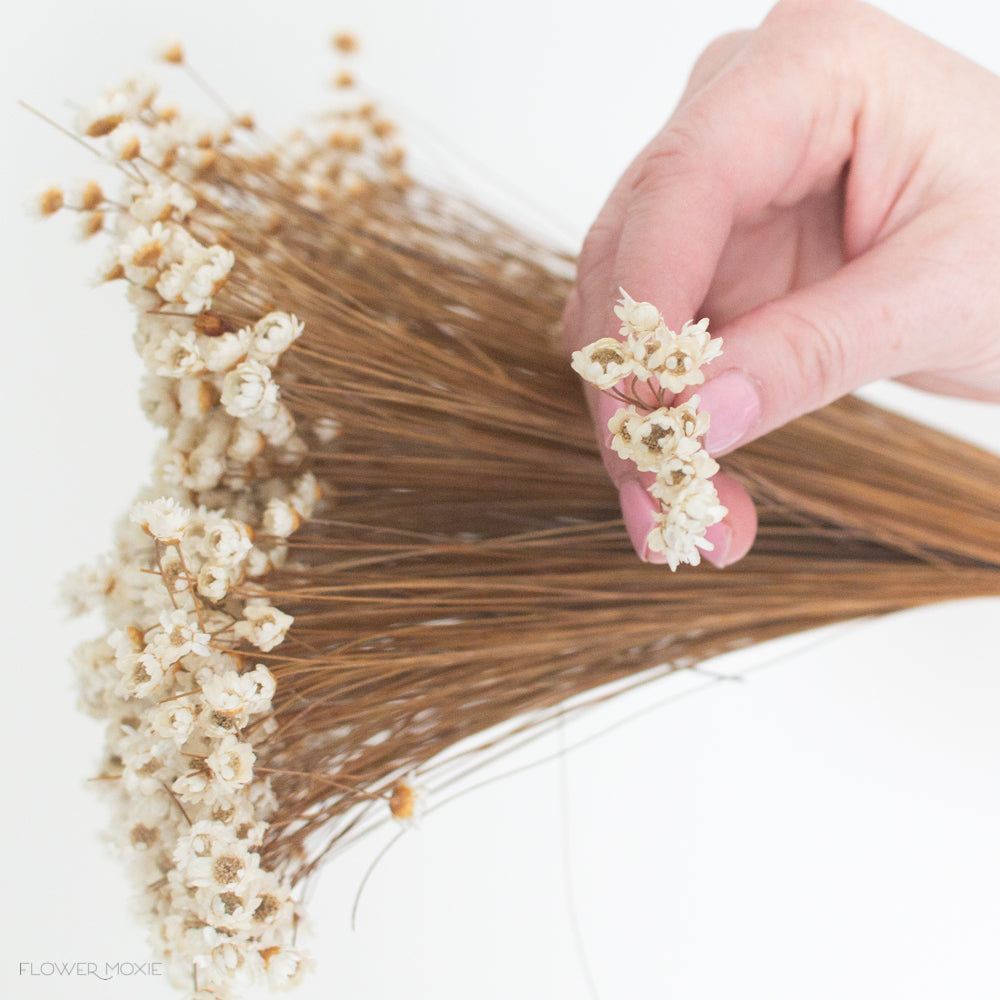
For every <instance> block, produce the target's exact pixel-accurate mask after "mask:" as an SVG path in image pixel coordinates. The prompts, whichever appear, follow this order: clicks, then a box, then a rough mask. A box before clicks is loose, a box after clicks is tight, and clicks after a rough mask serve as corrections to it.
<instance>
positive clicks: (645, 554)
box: [618, 479, 667, 563]
mask: <svg viewBox="0 0 1000 1000" xmlns="http://www.w3.org/2000/svg"><path fill="white" fill-rule="evenodd" d="M618 496H619V498H620V500H621V505H622V517H623V518H624V519H625V528H626V530H627V531H628V537H629V538H630V539H631V541H632V547H633V548H634V549H635V551H636V552H637V553H638V554H639V558H640V559H641V560H642V561H643V562H648V563H664V562H666V561H667V558H666V556H665V555H664V554H663V553H662V552H650V551H649V549H648V547H647V546H646V539H647V538H648V537H649V533H650V532H651V531H652V530H653V523H654V521H653V513H654V507H653V504H654V502H655V501H654V500H653V498H652V497H651V496H650V495H649V494H648V493H647V492H646V490H645V488H644V487H643V485H642V483H640V482H638V481H637V480H635V479H626V480H625V482H623V483H622V484H621V487H620V488H619V490H618Z"/></svg>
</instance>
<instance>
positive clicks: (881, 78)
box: [565, 0, 1000, 565]
mask: <svg viewBox="0 0 1000 1000" xmlns="http://www.w3.org/2000/svg"><path fill="white" fill-rule="evenodd" d="M998 123H1000V78H998V77H996V76H994V75H993V74H991V73H989V72H987V71H986V70H984V69H982V68H981V67H979V66H977V65H975V64H974V63H971V62H969V61H968V60H966V59H964V58H962V57H961V56H959V55H957V54H956V53H954V52H951V51H950V50H948V49H946V48H944V47H943V46H941V45H939V44H938V43H936V42H934V41H932V40H931V39H928V38H926V37H925V36H923V35H920V34H919V33H917V32H915V31H913V30H912V29H910V28H908V27H906V26H905V25H903V24H900V23H899V22H897V21H895V20H893V19H892V18H890V17H888V16H887V15H885V14H883V13H881V12H880V11H877V10H875V9H874V8H872V7H869V6H867V5H864V4H861V3H858V2H855V0H783V2H781V3H779V4H778V5H777V6H776V7H775V8H774V9H773V10H772V11H771V13H770V14H769V15H768V17H767V18H766V19H765V20H764V22H763V24H762V25H761V26H760V28H758V29H757V30H756V31H753V32H741V33H737V34H732V35H726V36H723V37H722V38H720V39H718V40H717V41H716V42H714V43H713V44H712V45H710V46H709V47H708V49H706V51H705V52H704V53H703V55H702V56H701V58H700V59H699V61H698V63H697V64H696V66H695V68H694V70H693V72H692V74H691V78H690V81H689V83H688V87H687V89H686V91H685V93H684V95H683V96H682V98H681V100H680V103H679V105H678V107H677V109H676V110H675V112H674V114H673V115H672V117H671V118H670V120H669V121H668V122H667V124H666V126H665V127H664V129H663V130H662V131H661V132H660V133H659V134H658V135H657V136H656V137H655V138H654V139H653V140H652V141H651V142H650V143H649V145H648V146H647V147H646V148H645V149H644V150H643V151H642V152H641V153H640V154H639V156H638V157H637V158H636V159H635V160H634V161H633V163H632V164H631V166H630V167H629V168H628V170H627V171H626V172H625V174H624V175H623V177H622V178H621V180H620V181H619V182H618V184H617V186H616V187H615V189H614V191H613V192H612V194H611V196H610V198H609V199H608V201H607V203H606V205H605V206H604V208H603V210H602V211H601V214H600V215H599V217H598V219H597V221H596V222H595V223H594V225H593V227H592V228H591V230H590V233H589V234H588V236H587V239H586V241H585V243H584V246H583V249H582V251H581V254H580V261H579V271H578V279H577V284H576V287H575V289H574V291H573V293H572V295H571V296H570V299H569V301H568V303H567V306H566V313H565V333H566V340H567V344H568V346H569V347H570V349H571V350H572V349H577V348H579V347H582V346H583V345H585V344H588V343H591V342H593V341H595V340H597V339H598V338H600V337H604V336H614V335H615V334H616V333H617V330H618V326H619V323H618V321H617V319H616V318H615V317H614V315H613V313H612V306H613V304H614V302H615V300H616V299H617V297H618V288H619V287H624V288H625V289H627V290H628V292H629V294H630V295H631V296H632V297H633V298H635V299H638V300H647V301H650V302H652V303H654V304H655V305H656V306H657V307H658V308H659V309H660V310H661V312H663V314H664V316H665V318H666V320H667V322H668V323H669V324H670V326H671V327H673V328H674V329H679V328H680V326H681V324H682V323H683V322H684V321H685V320H688V319H691V318H695V319H697V318H699V317H701V316H709V317H710V318H711V320H712V329H713V332H714V333H715V334H717V335H720V336H722V338H723V340H724V344H725V352H724V354H723V356H722V358H721V359H719V360H718V361H716V362H715V363H714V365H712V366H710V367H709V368H708V369H707V371H706V375H707V377H708V379H709V381H707V382H706V383H705V384H704V385H702V386H699V387H698V388H697V389H696V390H695V391H697V393H698V395H699V396H700V397H701V405H700V409H701V410H702V411H703V412H707V413H708V414H709V415H710V416H711V426H710V428H709V431H708V435H707V437H706V440H705V446H706V448H707V450H708V451H709V453H711V454H712V455H714V456H718V455H722V454H725V453H726V452H728V451H731V450H732V449H733V448H736V447H738V446H739V445H741V444H744V443H746V442H747V441H751V440H753V439H754V438H756V437H758V436H759V435H761V434H764V433H766V432H767V431H769V430H772V429H774V428H775V427H778V426H780V425H781V424H783V423H785V422H786V421H788V420H791V419H793V418H794V417H796V416H799V415H801V414H803V413H806V412H808V411H810V410H814V409H817V408H819V407H820V406H823V405H825V404H826V403H829V402H831V401H832V400H833V399H836V398H837V397H839V396H841V395H843V394H845V393H847V392H850V391H851V390H853V389H855V388H857V387H858V386H861V385H864V384H865V383H867V382H870V381H873V380H875V379H879V378H887V377H894V378H897V379H899V380H901V381H904V382H907V383H909V384H911V385H914V386H917V387H919V388H922V389H927V390H930V391H934V392H938V393H946V394H951V395H957V396H965V397H968V398H971V399H981V400H992V401H998V402H1000V335H998V333H997V329H996V323H997V319H996V318H997V317H998V316H1000V280H998V278H997V274H998V273H1000V128H998ZM713 368H714V369H717V370H715V371H713ZM588 391H589V392H590V393H591V399H590V402H591V409H592V412H593V414H594V419H595V423H596V426H597V436H598V441H599V443H600V445H601V450H602V453H603V455H604V459H605V464H606V465H607V467H608V471H609V473H610V474H611V477H612V479H613V480H614V482H615V484H616V485H617V486H618V488H619V490H620V492H621V498H622V511H623V514H624V517H625V522H626V526H627V527H628V530H629V534H630V537H631V538H632V540H633V543H634V544H635V546H636V549H637V550H638V551H639V553H640V555H642V556H643V557H644V558H647V559H648V560H649V561H651V562H653V561H660V560H659V558H658V556H657V554H656V553H650V552H648V551H644V548H645V538H646V536H647V534H648V532H649V530H650V527H651V526H652V523H653V505H654V503H655V501H654V500H652V499H651V498H650V496H649V494H648V493H646V491H645V489H643V488H642V486H641V485H640V484H639V483H638V481H637V473H636V470H635V466H634V465H632V464H631V463H628V462H626V461H624V460H623V459H620V458H619V457H618V456H617V455H616V454H615V453H614V452H613V451H612V450H611V449H610V448H609V447H608V432H607V420H608V418H609V417H610V416H611V414H612V413H613V412H614V410H615V408H616V407H617V405H618V404H617V403H616V402H615V401H614V400H613V399H611V398H610V397H607V396H600V397H598V396H597V394H596V393H594V392H593V390H588ZM682 398H683V397H682ZM715 483H716V487H717V489H718V492H719V496H720V499H721V501H722V503H723V504H725V506H726V507H727V508H728V509H729V514H728V515H727V517H726V519H725V520H724V521H723V522H721V523H720V524H717V525H715V526H713V527H712V528H710V529H709V531H708V534H707V538H708V540H709V541H711V542H713V544H714V545H715V550H714V551H712V552H708V553H706V554H705V557H706V558H707V559H709V560H711V561H712V562H714V563H716V564H717V565H726V564H729V563H732V562H734V561H736V560H737V559H739V558H741V557H742V556H743V555H745V554H746V552H747V550H748V549H749V548H750V545H751V544H752V542H753V538H754V535H755V533H756V515H755V513H754V509H753V504H752V502H751V500H750V498H749V496H748V495H747V494H746V492H745V491H744V490H743V488H742V487H741V486H740V485H739V484H737V483H736V482H735V481H734V480H733V479H731V478H730V477H727V476H726V475H725V474H724V473H719V474H718V476H716V477H715Z"/></svg>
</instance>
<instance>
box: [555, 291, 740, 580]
mask: <svg viewBox="0 0 1000 1000" xmlns="http://www.w3.org/2000/svg"><path fill="white" fill-rule="evenodd" d="M619 291H621V295H622V298H621V299H620V301H619V302H618V304H617V305H616V307H615V315H616V316H617V317H618V318H619V319H620V320H621V321H622V325H621V330H620V334H621V337H622V339H620V340H619V339H616V338H614V337H604V338H602V339H600V340H597V341H595V342H594V343H592V344H588V345H587V346H586V347H584V348H583V349H582V350H579V351H575V352H574V354H573V359H572V365H573V370H574V371H576V372H577V374H579V375H580V376H581V377H582V378H583V379H584V380H586V381H587V382H590V383H591V384H592V385H594V386H596V387H597V388H599V389H601V390H603V391H604V392H607V393H609V394H610V395H613V396H614V397H615V398H616V399H620V400H621V401H622V402H623V403H626V405H625V406H623V407H622V408H621V409H619V410H617V411H616V412H615V414H614V415H613V416H612V418H611V419H610V420H609V421H608V430H609V431H610V432H611V446H612V448H613V449H614V450H615V452H616V453H617V454H618V456H619V457H620V458H623V459H626V460H628V461H631V462H634V463H635V465H636V467H637V468H638V469H639V471H640V472H646V473H652V474H653V475H654V476H655V478H654V479H653V482H652V483H651V484H650V486H649V487H648V491H649V493H650V494H651V495H652V496H653V497H654V498H655V499H656V500H657V501H658V510H657V512H656V515H655V522H654V526H653V528H652V530H651V531H650V533H649V536H648V537H647V539H646V545H647V547H648V548H649V550H650V551H652V552H657V553H661V554H662V555H663V556H664V557H665V558H666V562H667V564H668V565H669V566H670V568H671V569H672V570H675V569H677V567H678V566H679V565H680V564H681V563H689V564H691V565H693V566H697V565H698V563H699V562H700V561H701V550H706V549H707V550H711V548H712V543H711V542H709V541H708V540H707V539H706V538H705V532H706V531H707V529H708V528H709V527H711V526H712V525H713V524H716V523H717V522H719V521H721V520H722V518H723V517H725V516H726V508H725V507H723V506H722V505H721V504H720V503H719V497H718V493H717V492H716V490H715V486H714V484H713V483H712V481H711V477H712V476H714V475H715V473H716V472H718V471H719V466H718V464H717V463H716V462H715V460H714V459H712V458H711V457H710V456H709V454H708V453H707V452H706V451H705V450H704V448H703V447H702V445H701V439H702V438H703V437H704V435H705V432H706V431H707V430H708V422H709V418H708V414H706V413H699V412H698V403H699V398H698V396H692V397H691V398H690V399H689V400H688V401H687V402H686V403H683V404H682V405H679V406H666V405H659V406H655V407H654V406H652V405H649V403H648V399H649V397H655V399H656V400H657V401H658V402H660V403H661V404H662V403H663V401H664V393H671V394H673V393H678V392H680V391H682V390H683V389H686V388H687V387H689V386H695V385H700V384H701V383H702V382H704V381H705V376H704V373H703V372H702V367H703V366H704V365H706V364H708V363H709V362H710V361H712V360H713V359H714V358H716V357H718V356H719V354H720V353H721V351H722V341H721V339H719V338H715V339H712V338H711V336H710V334H709V333H708V320H701V321H700V322H699V323H692V322H688V323H685V324H684V326H683V328H682V329H681V331H680V333H675V332H674V331H672V330H671V329H670V328H669V327H668V326H667V325H666V323H665V322H664V321H663V317H662V316H661V315H660V312H659V310H658V309H657V308H656V306H654V305H652V303H649V302H636V301H634V300H633V299H632V298H631V297H630V296H629V295H628V294H627V293H626V292H625V291H624V289H619ZM640 382H642V383H646V392H645V396H644V397H643V398H640V397H639V396H638V395H637V394H636V388H637V383H640Z"/></svg>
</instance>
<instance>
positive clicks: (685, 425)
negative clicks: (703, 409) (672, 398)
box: [670, 396, 709, 438]
mask: <svg viewBox="0 0 1000 1000" xmlns="http://www.w3.org/2000/svg"><path fill="white" fill-rule="evenodd" d="M700 403H701V397H700V396H692V397H691V398H690V399H689V400H688V401H687V402H686V403H681V404H680V405H678V406H672V407H671V408H670V415H671V416H672V417H673V418H674V420H675V422H676V423H677V426H678V427H679V428H680V432H681V433H682V434H683V435H684V436H685V437H689V438H701V437H704V436H705V434H706V432H707V431H708V424H709V415H708V414H707V413H700V412H699V411H698V405H699V404H700Z"/></svg>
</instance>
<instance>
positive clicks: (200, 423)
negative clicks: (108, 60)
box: [49, 79, 320, 1000]
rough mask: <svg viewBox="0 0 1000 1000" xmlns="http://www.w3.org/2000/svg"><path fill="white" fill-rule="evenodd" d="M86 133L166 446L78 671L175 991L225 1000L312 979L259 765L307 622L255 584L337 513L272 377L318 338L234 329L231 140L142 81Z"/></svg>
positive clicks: (114, 561) (85, 197)
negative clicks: (294, 631)
mask: <svg viewBox="0 0 1000 1000" xmlns="http://www.w3.org/2000/svg"><path fill="white" fill-rule="evenodd" d="M78 124H79V128H80V130H81V132H82V133H83V134H84V135H85V136H87V137H90V138H93V139H99V140H102V141H105V142H107V150H108V156H109V158H110V159H113V160H117V161H118V162H119V163H120V165H121V169H122V171H123V172H124V173H125V175H126V178H127V179H126V181H125V184H124V189H123V191H122V193H121V195H120V196H119V197H118V198H117V199H115V200H109V199H106V198H105V197H104V194H103V191H102V190H101V189H100V188H99V187H98V186H97V185H96V183H94V182H91V184H90V186H89V187H86V188H83V189H81V193H80V194H79V195H76V194H74V195H71V200H72V199H75V200H76V201H78V202H79V208H80V210H81V211H86V212H90V213H92V214H93V215H95V216H96V215H100V216H101V225H100V227H95V226H93V225H92V226H91V227H90V229H91V230H94V229H95V228H98V229H100V231H103V232H105V233H110V234H111V235H112V239H113V245H112V247H111V250H110V253H109V255H108V259H107V262H106V263H105V265H104V267H103V268H102V272H101V274H102V278H104V279H112V278H115V279H124V281H125V282H126V283H127V286H128V297H129V299H130V300H131V302H132V303H133V305H134V306H135V307H136V309H137V312H138V322H137V329H136V333H135V344H136V347H137V350H138V352H139V354H140V356H141V358H142V360H143V362H144V364H145V366H146V369H147V373H146V375H145V379H144V383H143V387H142V392H141V402H142V406H143V409H144V411H145V413H146V414H147V416H148V417H149V418H150V419H151V420H152V421H153V422H154V423H155V424H157V425H159V426H161V427H163V428H165V430H166V439H165V440H164V442H163V444H162V445H161V447H160V448H159V450H158V452H157V455H156V458H155V465H154V470H153V487H152V488H151V489H150V490H149V491H148V492H147V493H145V494H143V495H142V496H141V497H140V498H139V500H138V501H137V502H136V503H135V504H134V506H133V508H132V510H131V512H130V516H129V517H128V518H127V519H125V520H124V521H123V522H122V524H121V526H120V527H119V530H118V535H117V544H116V550H115V552H114V553H113V555H112V556H111V557H109V558H108V559H106V560H104V561H103V562H101V563H99V564H98V565H97V566H95V567H92V568H89V569H85V570H81V571H78V572H77V573H76V574H74V576H73V577H72V578H71V579H70V580H68V581H67V584H66V586H65V591H66V596H67V598H68V600H69V602H70V605H71V607H73V609H74V610H76V611H86V610H91V609H100V610H101V611H103V613H104V616H105V618H106V620H107V623H108V626H109V630H108V632H107V634H106V635H105V636H104V637H103V638H100V639H97V640H93V641H90V642H86V643H84V644H83V645H81V646H80V647H79V649H78V650H77V651H76V654H75V656H74V665H75V667H76V671H77V674H78V678H79V684H80V694H81V702H82V706H83V707H84V708H85V710H86V711H88V712H89V713H91V714H93V715H94V716H96V717H98V718H101V719H105V720H107V749H106V759H105V763H104V765H103V768H102V772H101V774H100V778H101V779H102V780H101V781H100V782H99V785H100V786H101V787H103V788H105V789H106V790H107V791H108V792H109V794H110V795H111V796H112V798H113V799H114V802H115V810H116V821H115V825H114V829H115V831H116V834H117V836H116V839H117V841H118V843H119V844H120V846H121V847H122V849H123V851H124V852H125V854H126V856H127V858H128V859H129V865H130V868H131V871H132V874H133V876H134V879H135V882H136V885H137V886H138V887H139V888H140V890H141V901H140V902H141V906H142V908H143V910H144V912H145V913H146V915H147V916H148V917H149V918H150V920H151V924H152V937H153V942H154V944H155V946H156V948H157V950H158V952H159V954H160V955H162V956H163V958H164V960H165V962H166V964H167V966H168V969H169V970H170V971H171V974H172V976H173V978H175V980H176V981H177V983H178V985H180V986H182V987H184V988H187V989H188V990H189V991H191V992H192V994H193V995H194V996H196V997H198V998H199V1000H202V998H209V997H211V998H216V1000H225V998H228V997H231V996H232V995H233V990H234V989H235V988H236V987H237V986H238V985H240V984H242V983H268V984H270V985H272V986H275V987H281V986H286V985H290V984H291V983H293V982H296V981H297V980H298V978H299V977H300V975H301V973H302V971H303V968H304V958H303V956H302V954H301V953H300V951H299V950H298V949H297V948H296V947H295V946H294V932H295V928H296V924H297V922H298V920H299V918H300V912H299V908H298V904H297V903H296V902H295V901H294V900H293V899H292V897H291V893H290V889H291V887H290V883H289V881H288V879H287V878H286V877H284V876H283V874H282V873H281V872H279V871H271V870H268V869H267V868H266V867H265V866H264V865H263V863H262V860H261V845H262V843H263V839H264V835H265V833H266V831H267V823H268V819H269V817H270V816H271V814H272V813H273V811H274V809H275V808H276V800H275V798H274V794H273V792H272V790H271V787H270V781H269V779H268V777H267V776H266V775H264V774H260V773H258V772H257V770H256V768H255V764H256V750H257V748H258V747H259V746H260V744H261V743H262V742H264V741H266V740H267V739H268V736H269V735H270V734H271V733H273V732H274V729H275V727H276V723H275V721H274V719H273V717H272V714H271V713H272V699H273V697H274V693H275V677H274V676H273V675H272V673H271V671H270V670H269V668H268V666H267V664H266V663H263V662H257V659H256V658H257V657H259V658H261V659H266V656H262V655H261V654H267V653H270V652H271V651H272V650H274V649H276V648H277V647H278V646H279V645H280V644H281V643H282V642H283V641H284V640H285V638H286V636H287V634H288V632H289V629H290V627H291V626H292V624H293V623H292V618H291V616H289V615H288V614H285V613H284V612H283V611H281V609H279V608H276V607H273V606H271V605H270V604H269V603H268V601H267V600H266V598H264V597H263V596H261V593H262V589H261V587H260V586H259V585H258V584H256V583H255V582H254V581H256V580H257V579H259V578H261V577H263V576H264V575H265V574H267V573H268V572H269V571H270V570H271V569H273V568H275V567H278V566H281V565H282V564H284V562H285V561H286V559H287V539H288V537H289V536H290V535H291V534H292V533H293V532H295V531H296V530H297V529H298V528H299V526H300V525H301V524H302V523H303V522H304V521H306V520H307V519H308V518H309V517H310V516H311V515H312V513H313V510H314V508H315V505H316V503H317V501H318V499H319V497H320V489H319V486H318V484H317V482H316V480H315V478H314V477H313V476H312V475H309V474H304V475H296V474H295V471H294V470H295V468H296V466H297V465H298V463H299V462H300V460H301V458H302V455H303V454H304V452H305V448H306V446H305V443H304V442H303V441H302V439H301V438H300V437H299V436H298V434H297V430H296V426H295V420H294V418H293V417H292V414H291V412H290V411H289V410H288V408H287V407H286V406H285V405H284V403H283V402H282V399H281V393H280V390H279V388H278V383H277V381H276V378H275V369H276V368H277V367H278V366H279V365H280V363H281V358H282V355H283V353H284V352H285V351H286V350H288V348H289V347H291V346H292V344H294V343H295V341H296V340H297V339H298V338H299V337H300V336H301V335H302V333H303V324H302V323H301V322H300V321H299V320H298V319H297V318H296V317H295V316H293V315H291V314H290V313H287V312H283V311H269V312H266V314H264V315H261V316H260V317H259V318H257V319H256V320H255V321H252V322H249V323H247V324H246V325H242V326H239V327H236V326H235V324H227V323H223V321H222V320H220V318H219V317H218V316H217V315H216V314H213V313H212V311H211V310H212V304H213V300H216V299H217V296H219V294H220V292H221V291H222V290H223V289H224V287H225V285H226V283H227V282H228V281H229V280H230V278H231V276H232V274H233V272H234V269H237V267H238V262H237V258H236V255H235V254H234V253H233V251H232V250H230V249H228V248H226V247H223V246H221V245H218V244H214V243H211V242H209V241H205V240H204V239H203V238H199V235H198V234H199V232H202V233H203V232H204V231H205V229H199V228H198V224H199V223H198V217H199V213H200V214H201V215H202V217H203V218H204V217H205V216H206V213H208V214H210V213H211V212H212V211H215V210H216V209H215V208H213V207H211V206H208V205H206V203H205V199H204V196H203V194H202V189H201V188H200V187H199V180H198V177H199V171H201V170H204V169H205V168H206V166H207V165H208V164H209V163H210V162H211V158H212V156H214V155H216V154H217V152H218V150H219V149H220V148H222V147H223V146H224V145H225V143H226V142H227V141H228V138H227V134H226V130H218V129H216V130H213V129H209V128H207V127H205V126H203V125H202V124H200V123H196V122H194V121H192V120H190V119H185V118H183V117H181V116H180V115H178V114H177V113H176V112H174V111H173V110H172V109H168V108H166V107H165V106H160V105H159V104H158V96H157V89H156V86H155V85H154V84H152V83H151V82H149V81H148V80H145V79H142V80H136V81H132V82H130V83H128V84H127V85H125V86H124V87H122V88H119V89H118V90H116V91H113V92H111V93H109V94H107V95H105V97H103V98H102V99H101V100H100V101H98V102H96V103H95V104H94V105H92V106H91V107H90V108H88V109H85V110H84V111H83V112H81V116H80V121H79V123H78ZM138 163H141V167H142V169H141V170H140V169H134V167H135V165H136V164H138ZM49 201H50V202H51V203H52V204H53V205H54V203H55V198H54V196H53V197H50V198H49ZM64 201H65V199H64ZM105 217H110V224H109V223H108V221H107V220H106V218H105ZM229 311H230V310H226V312H229Z"/></svg>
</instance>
